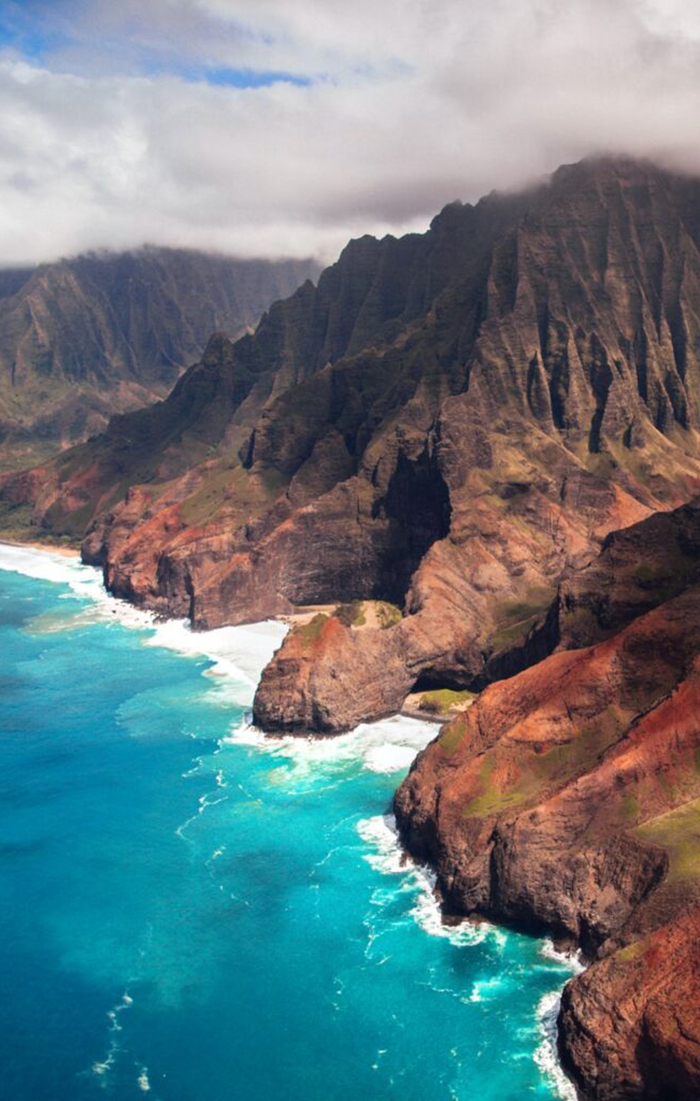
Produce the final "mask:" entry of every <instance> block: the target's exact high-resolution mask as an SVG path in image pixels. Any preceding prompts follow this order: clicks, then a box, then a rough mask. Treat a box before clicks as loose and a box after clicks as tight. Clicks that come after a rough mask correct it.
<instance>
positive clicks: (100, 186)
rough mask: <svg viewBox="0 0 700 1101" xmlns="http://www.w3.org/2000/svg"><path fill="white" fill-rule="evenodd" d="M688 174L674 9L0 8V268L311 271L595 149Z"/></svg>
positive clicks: (688, 25) (683, 18) (313, 4)
mask: <svg viewBox="0 0 700 1101" xmlns="http://www.w3.org/2000/svg"><path fill="white" fill-rule="evenodd" d="M610 151H619V152H625V153H632V154H639V155H647V156H651V157H654V158H657V159H662V160H664V161H667V162H670V163H672V164H675V165H680V166H685V167H688V168H691V169H697V170H698V171H700V4H697V3H692V2H691V0H686V2H683V0H16V2H12V0H0V263H2V264H5V265H7V264H12V263H21V262H27V261H30V262H34V261H40V260H45V259H53V258H55V257H56V256H59V255H67V254H72V253H75V252H78V251H80V250H83V249H86V248H94V247H100V246H109V247H115V248H123V247H132V246H136V245H139V244H141V243H143V242H151V243H154V244H170V245H178V246H193V247H200V248H213V249H217V250H219V251H225V252H232V253H237V254H239V255H247V256H251V255H263V256H281V255H298V256H301V255H307V254H312V253H313V254H316V255H317V256H319V257H320V258H321V259H323V260H331V259H333V257H334V256H335V254H336V253H337V252H338V251H339V249H340V248H341V247H342V246H343V244H344V243H345V242H346V240H347V239H348V238H349V237H351V236H357V235H358V234H360V233H365V232H369V233H375V234H380V235H381V234H384V233H387V232H391V233H401V232H405V231H406V230H408V229H421V230H422V229H424V228H425V227H426V225H427V223H428V222H429V220H430V218H431V216H432V215H433V214H434V213H435V212H436V211H437V210H438V209H440V207H441V206H443V205H444V204H445V203H446V202H449V201H450V200H452V199H455V198H461V199H464V200H474V199H477V198H479V196H480V195H482V194H484V193H485V192H487V191H490V190H491V189H492V188H494V187H498V188H506V187H513V186H518V185H520V184H523V183H526V182H529V181H530V180H532V179H533V178H534V177H538V176H540V175H542V174H543V173H546V172H549V171H551V170H552V169H554V168H556V167H557V165H559V164H560V163H563V162H569V161H572V160H577V159H579V158H580V157H581V156H584V155H586V154H589V153H595V152H610Z"/></svg>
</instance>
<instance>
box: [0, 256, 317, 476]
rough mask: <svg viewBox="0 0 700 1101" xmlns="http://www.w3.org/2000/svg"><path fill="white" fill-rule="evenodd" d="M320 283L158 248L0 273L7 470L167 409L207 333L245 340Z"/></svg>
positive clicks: (1, 424) (0, 418) (303, 271)
mask: <svg viewBox="0 0 700 1101" xmlns="http://www.w3.org/2000/svg"><path fill="white" fill-rule="evenodd" d="M317 272H318V269H317V268H316V266H315V265H314V264H313V263H312V262H310V261H282V262H279V263H277V264H275V263H272V262H267V261H255V260H238V259H236V258H230V257H225V256H217V255H214V254H207V253H198V252H196V251H194V250H183V249H167V248H155V247H144V248H142V249H137V250H133V251H131V252H124V253H113V252H109V251H104V252H99V253H85V254H83V255H80V256H77V257H73V258H70V259H65V260H61V261H58V262H56V263H53V264H42V265H39V266H38V267H36V268H32V269H17V270H9V269H8V270H6V271H4V272H0V440H1V441H2V445H3V454H4V457H5V462H12V463H14V465H20V464H23V465H27V463H28V460H29V459H31V457H32V455H33V454H38V455H39V457H41V454H42V452H43V453H47V452H50V450H51V449H53V450H54V451H56V450H58V449H59V448H60V447H61V446H65V445H67V444H70V443H75V442H80V441H81V440H82V439H84V438H86V437H87V436H89V435H95V434H96V433H97V432H99V431H100V430H101V429H102V428H104V427H105V425H106V423H107V420H108V418H109V416H110V415H111V414H112V413H118V412H124V411H127V410H128V409H133V408H138V407H139V406H143V405H146V404H148V403H150V402H152V401H153V400H154V399H158V398H163V397H165V396H166V395H167V393H168V392H169V390H170V389H171V388H172V386H173V384H174V382H175V381H176V379H177V377H178V375H179V374H180V373H181V372H182V371H183V370H184V369H185V367H186V366H187V365H188V364H189V363H191V362H192V361H193V360H194V359H196V358H197V357H198V356H199V355H200V354H201V351H202V349H203V347H204V343H205V341H206V339H207V337H208V336H209V334H210V332H211V331H212V330H213V329H216V328H222V329H228V330H229V332H230V333H231V335H232V336H234V337H238V336H240V335H242V334H243V333H244V332H246V331H249V330H250V329H251V328H252V327H253V325H255V324H256V323H257V321H258V319H259V317H260V315H261V313H262V312H263V310H264V309H265V308H266V307H267V306H268V305H269V304H270V302H271V301H272V300H273V299H274V298H276V297H279V296H280V294H284V293H285V292H289V291H291V290H293V289H294V288H295V287H296V286H297V285H298V283H300V282H302V281H303V280H304V279H305V278H307V277H308V276H309V275H313V276H315V275H316V274H317Z"/></svg>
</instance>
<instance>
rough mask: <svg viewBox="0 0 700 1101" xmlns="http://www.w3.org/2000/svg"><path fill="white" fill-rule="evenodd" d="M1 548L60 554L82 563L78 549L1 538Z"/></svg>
mask: <svg viewBox="0 0 700 1101" xmlns="http://www.w3.org/2000/svg"><path fill="white" fill-rule="evenodd" d="M0 547H17V548H18V549H19V550H35V551H44V552H45V553H47V554H60V555H61V557H62V558H77V559H78V561H80V551H79V550H78V549H77V548H76V547H62V546H57V545H56V544H54V543H37V542H33V541H32V542H30V541H29V540H26V541H24V542H21V541H20V540H19V539H7V538H6V537H5V536H0Z"/></svg>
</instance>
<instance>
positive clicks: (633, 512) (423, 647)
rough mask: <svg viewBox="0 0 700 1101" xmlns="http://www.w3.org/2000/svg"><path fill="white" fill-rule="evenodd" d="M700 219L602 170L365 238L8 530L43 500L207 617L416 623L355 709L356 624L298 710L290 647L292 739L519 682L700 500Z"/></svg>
mask: <svg viewBox="0 0 700 1101" xmlns="http://www.w3.org/2000/svg"><path fill="white" fill-rule="evenodd" d="M698 211H700V183H698V181H694V180H687V179H681V178H676V177H673V176H670V175H668V174H666V173H664V172H662V171H660V170H658V169H655V168H653V167H651V166H648V165H640V164H635V163H631V162H627V161H600V162H586V163H583V164H580V165H576V166H573V167H570V168H566V169H561V170H559V172H557V173H555V175H554V177H553V178H552V181H551V182H550V183H549V184H547V185H545V186H543V187H540V188H537V189H534V190H533V191H531V192H528V193H526V194H523V195H520V196H515V197H502V196H498V195H492V196H489V197H488V198H487V199H484V200H482V201H481V202H480V203H479V204H477V205H476V206H475V207H471V206H461V205H460V204H453V205H451V206H449V207H447V208H446V209H445V210H444V211H443V212H442V213H441V214H440V215H439V216H438V217H437V218H436V219H435V221H434V222H433V224H432V226H431V228H430V230H429V232H428V233H427V234H425V235H422V236H421V235H411V236H409V237H406V238H403V239H401V240H395V239H393V238H386V239H385V240H383V241H374V240H372V239H371V238H363V239H361V240H359V241H355V242H352V243H351V244H350V245H349V246H348V247H347V249H346V250H345V251H344V253H343V254H342V256H341V257H340V259H339V261H338V263H337V264H335V265H334V266H333V267H331V268H329V269H328V270H327V271H326V272H324V273H323V275H322V276H321V278H320V280H319V283H318V287H317V288H314V287H312V286H311V285H310V284H309V285H305V286H304V287H302V288H301V289H300V290H299V291H298V292H297V293H296V294H295V295H294V296H292V297H291V298H289V299H287V300H286V301H284V302H280V303H277V304H276V305H275V306H274V307H273V308H272V309H271V310H270V311H269V313H268V314H267V315H266V316H265V318H264V319H263V320H262V321H261V323H260V325H259V327H258V329H257V331H256V333H255V335H254V336H249V337H244V338H243V339H242V340H241V341H239V342H238V343H236V344H235V345H232V344H231V343H229V342H228V341H227V340H225V339H224V338H222V337H216V338H214V339H212V340H211V341H210V343H209V346H208V348H207V351H206V353H205V355H204V357H203V359H202V361H201V362H200V363H199V364H198V365H196V366H195V367H193V368H192V369H191V370H190V371H188V372H187V373H186V374H185V375H184V376H183V377H182V378H181V379H180V381H179V382H178V384H177V385H176V387H175V388H174V390H173V392H172V394H171V395H170V397H169V398H168V399H167V401H165V402H163V403H161V404H159V405H157V406H155V407H152V408H151V409H149V410H146V411H143V412H141V413H137V414H134V415H131V416H127V417H123V418H116V419H115V420H114V421H113V422H112V423H111V424H110V426H109V429H108V430H107V432H106V433H105V434H104V435H103V436H101V437H100V438H99V439H97V440H95V441H92V442H90V443H89V444H86V445H84V446H83V447H82V448H79V449H76V450H74V451H71V452H68V453H67V454H66V455H65V456H64V457H63V458H62V459H61V460H60V461H58V462H56V463H54V464H53V465H51V466H49V467H47V468H45V469H41V470H39V471H35V472H33V473H31V474H30V475H22V476H21V477H16V478H13V479H9V480H7V479H6V481H5V485H4V488H3V489H2V501H3V513H4V519H3V523H5V524H10V523H12V522H13V518H14V520H18V518H19V520H18V522H20V521H21V522H24V521H25V520H26V518H27V514H28V511H29V508H31V510H32V522H33V524H34V526H35V529H36V528H39V529H40V530H43V531H47V532H50V533H53V534H65V535H68V536H70V537H73V538H78V537H82V536H84V542H83V551H84V554H85V556H86V558H87V559H88V560H89V561H92V562H97V563H101V564H102V565H103V566H104V569H105V577H106V580H107V583H108V585H109V586H110V588H112V589H113V591H115V592H117V593H120V594H122V595H125V596H127V597H128V598H129V599H132V600H134V601H137V602H141V603H145V604H147V605H149V606H151V607H154V608H157V609H159V610H162V611H165V612H167V613H170V614H177V615H183V614H189V615H191V617H192V619H193V622H194V623H195V625H197V626H216V625H219V624H222V623H227V622H240V621H242V620H247V619H254V618H259V617H260V616H264V615H270V614H277V613H280V612H286V611H289V610H290V609H291V608H294V607H297V606H300V605H307V604H316V603H326V602H330V601H334V600H338V599H341V600H345V601H347V600H352V599H384V600H389V601H392V602H394V603H398V604H400V605H401V606H402V607H403V609H404V612H405V616H404V619H403V621H402V623H400V624H398V625H397V626H395V627H394V628H393V629H392V630H389V631H382V632H377V634H376V636H374V637H373V638H372V639H371V640H370V638H369V637H367V638H365V639H364V640H363V646H365V647H372V648H373V650H372V652H373V653H376V662H375V667H374V670H373V672H372V673H371V674H367V675H368V676H369V675H371V676H372V677H373V678H374V679H373V680H372V684H371V686H370V685H369V684H368V685H367V688H366V691H365V692H364V694H360V693H356V694H355V695H354V697H352V698H351V696H349V695H348V694H347V693H340V692H339V691H338V690H337V685H338V683H339V682H340V681H342V680H343V679H345V681H350V680H352V679H353V678H356V677H357V676H358V675H359V672H358V658H357V653H356V647H355V646H354V645H353V644H352V639H350V640H348V638H346V636H345V635H343V634H342V633H338V634H337V636H335V637H334V641H333V645H332V646H331V645H330V644H329V645H327V646H324V647H322V648H317V649H314V650H309V651H308V652H307V653H305V654H303V655H302V656H301V657H299V655H292V656H294V660H295V661H297V668H298V669H299V670H302V669H303V668H304V667H305V665H308V664H309V662H312V663H313V671H311V670H310V671H309V675H308V676H307V675H306V674H305V673H303V674H302V675H300V676H298V678H297V685H298V688H297V689H296V690H295V691H294V692H292V693H291V694H290V695H289V696H288V697H287V698H286V699H285V700H284V701H282V700H281V699H280V691H279V686H280V685H281V684H282V683H283V681H284V677H283V675H282V672H283V666H282V665H281V664H280V663H281V662H285V661H286V660H287V658H288V657H289V656H290V655H291V651H290V650H289V649H288V648H287V647H292V646H294V645H296V644H295V642H294V640H293V638H290V639H289V642H288V643H286V644H285V646H284V647H283V648H282V651H281V652H280V655H279V659H278V661H277V662H273V664H272V666H271V667H270V669H269V670H268V671H267V673H266V675H265V677H264V678H263V683H262V685H261V688H260V691H259V693H258V698H257V700H256V713H257V715H258V717H259V718H260V719H261V720H264V722H265V723H266V724H267V725H269V726H271V727H278V728H279V727H286V728H291V729H301V728H303V727H304V726H310V727H311V728H313V726H314V723H313V722H312V721H311V720H310V716H311V715H314V714H315V715H318V716H321V715H323V716H326V718H325V719H324V720H323V722H324V723H326V724H328V723H330V724H331V727H332V728H333V729H342V728H344V727H347V726H349V725H352V724H353V723H354V722H356V721H357V720H358V718H368V717H372V716H376V715H378V714H381V713H384V712H387V711H390V710H394V709H396V707H397V706H399V705H400V703H401V701H402V698H403V697H402V693H403V694H405V690H407V689H408V688H410V687H411V686H413V685H414V684H416V683H418V684H419V685H424V684H425V685H434V684H438V685H447V686H451V687H455V688H461V687H477V688H478V687H481V686H482V685H483V684H484V683H487V682H488V681H489V680H490V679H493V678H494V677H496V676H502V675H504V674H508V673H512V672H515V671H516V670H517V669H518V668H522V667H523V665H524V664H525V663H526V662H527V661H530V660H532V659H533V656H541V653H537V652H536V647H537V645H540V644H541V645H542V647H543V648H542V652H547V648H548V646H549V643H547V642H546V640H544V642H543V641H542V636H541V633H539V634H538V631H539V628H540V626H541V624H540V621H539V617H540V615H541V614H542V613H543V612H544V611H546V609H547V607H548V606H549V603H550V600H551V596H552V593H553V591H554V588H555V587H556V584H557V581H558V579H559V577H560V576H561V575H562V573H563V572H564V571H566V570H568V569H571V568H572V567H577V566H580V565H581V564H582V563H584V562H586V561H587V560H588V559H590V557H591V556H592V555H593V554H594V553H595V552H596V550H597V549H598V547H599V546H600V543H601V541H602V539H603V538H604V537H605V535H606V534H607V532H609V531H610V530H613V529H616V528H620V527H622V526H624V525H625V524H629V523H632V522H635V521H637V520H640V519H642V518H643V517H644V516H646V515H648V514H649V513H650V512H651V511H653V510H657V509H659V508H665V507H671V506H673V505H675V504H679V503H681V502H682V501H683V500H686V499H687V498H688V497H689V496H690V495H691V494H692V492H693V491H694V487H695V486H697V485H698V484H699V483H698V477H699V476H700V463H699V462H698V434H697V427H696V426H697V425H698V423H699V417H700V412H699V406H698V399H699V397H700V359H699V349H700V321H699V319H698V312H697V311H698V301H700V297H699V295H698V292H699V290H700V251H699V248H698V242H699V241H700V231H699V229H698V226H699V224H700V222H699V215H698ZM531 634H532V635H533V638H535V641H534V642H533V641H530V642H529V643H528V645H527V646H523V645H521V641H522V640H523V639H527V638H528V637H529V636H530V635H531ZM536 639H540V642H539V643H538V642H537V641H536ZM545 643H546V644H545ZM388 669H391V670H393V671H394V672H393V673H392V675H391V676H389V675H388V674H387V673H386V670H388ZM336 673H338V674H339V676H336V675H335V674H336ZM363 684H364V681H363Z"/></svg>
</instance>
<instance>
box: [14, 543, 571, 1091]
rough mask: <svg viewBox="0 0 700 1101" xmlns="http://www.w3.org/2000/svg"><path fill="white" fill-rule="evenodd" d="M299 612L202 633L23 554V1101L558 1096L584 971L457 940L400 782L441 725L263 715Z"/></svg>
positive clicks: (19, 898)
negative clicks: (403, 842) (562, 999)
mask: <svg viewBox="0 0 700 1101" xmlns="http://www.w3.org/2000/svg"><path fill="white" fill-rule="evenodd" d="M283 630H284V629H283V628H282V627H281V626H280V625H279V624H276V623H267V624H258V625H253V626H250V627H238V628H225V629H223V630H221V631H214V632H210V633H208V634H204V635H194V634H192V633H191V632H190V631H189V630H188V629H187V626H186V625H185V624H183V623H175V622H172V623H160V624H156V623H154V622H153V621H152V620H151V618H150V617H149V616H148V615H147V614H145V613H141V612H138V611H136V610H134V609H131V608H129V607H128V606H126V605H124V604H122V603H121V602H119V601H115V600H113V599H112V598H110V597H108V596H107V595H106V594H105V593H104V591H103V589H102V586H101V583H100V576H99V573H98V572H97V571H95V570H92V569H90V568H88V567H84V566H81V565H79V564H78V562H77V561H74V560H70V559H66V558H61V557H60V556H58V555H55V554H51V553H48V552H42V551H32V550H25V549H18V548H11V547H6V546H1V547H0V653H1V654H2V664H1V665H0V754H1V758H0V793H1V794H0V1065H1V1066H2V1096H3V1097H4V1098H6V1099H7V1101H83V1099H86V1101H87V1099H90V1098H93V1099H99V1098H102V1097H104V1098H110V1099H114V1101H128V1099H131V1101H133V1099H136V1098H141V1097H143V1096H144V1094H147V1095H149V1096H150V1098H151V1099H152V1101H273V1099H274V1101H280V1099H282V1101H379V1099H384V1098H387V1099H390V1098H392V1097H396V1098H401V1099H402V1101H443V1099H444V1101H450V1099H459V1101H472V1099H474V1101H523V1099H525V1098H533V1099H537V1101H553V1099H555V1098H560V1097H563V1098H571V1097H572V1096H573V1094H572V1091H571V1087H570V1085H569V1084H568V1083H567V1082H566V1081H565V1080H564V1079H563V1077H562V1075H561V1072H560V1071H559V1070H558V1067H557V1064H556V1059H555V1057H554V1045H553V1040H552V1030H553V1020H554V1014H555V1012H556V1005H557V999H558V995H559V992H560V991H561V988H562V986H563V984H564V982H565V981H566V979H567V978H568V977H569V975H570V974H571V965H570V964H569V963H567V961H565V960H562V959H559V958H558V957H557V956H556V954H555V953H554V952H553V951H552V949H551V945H549V944H548V943H547V942H546V941H538V940H535V939H531V938H528V937H524V936H518V935H516V934H514V933H510V932H505V931H503V930H500V929H496V928H493V927H491V926H488V925H481V926H479V927H474V926H470V925H464V926H461V927H459V928H456V929H455V928H446V927H444V926H442V925H441V923H440V920H439V914H438V910H437V907H436V904H435V901H434V899H433V896H432V891H431V880H430V877H429V875H428V874H427V873H426V872H425V871H424V870H422V869H420V868H416V867H414V866H412V865H410V864H409V865H406V864H405V863H402V861H401V854H400V851H399V849H398V847H397V844H396V837H395V834H394V830H393V821H392V819H391V816H390V812H389V808H390V806H391V798H392V793H393V791H394V789H395V787H396V785H397V783H398V782H399V781H400V779H401V777H402V776H403V775H404V774H405V772H406V771H407V769H408V766H409V765H410V762H411V760H412V758H413V756H414V755H415V753H416V752H417V751H418V750H419V749H420V748H421V747H422V746H424V745H425V744H426V743H427V742H428V741H429V740H430V739H431V738H432V737H434V736H435V733H436V728H435V727H434V726H431V725H430V724H423V723H418V722H415V721H412V720H407V719H404V718H398V717H397V718H395V719H391V720H387V721H385V722H382V723H377V724H373V725H371V726H365V727H360V728H358V730H356V731H354V732H352V733H351V734H347V735H343V736H342V737H340V738H337V739H333V740H317V741H307V740H298V739H297V740H295V739H291V738H283V739H273V740H269V739H265V738H263V737H262V736H261V735H260V734H259V733H258V732H256V731H255V730H253V729H252V728H251V727H250V725H249V722H248V719H247V709H248V708H249V707H250V703H251V701H252V696H253V692H254V688H255V683H256V680H257V677H258V676H259V673H260V670H261V669H262V667H263V665H264V664H265V662H266V661H267V660H268V658H269V657H270V655H271V654H272V652H273V651H274V650H275V648H276V647H277V646H278V645H279V642H280V639H281V638H282V635H283Z"/></svg>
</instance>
